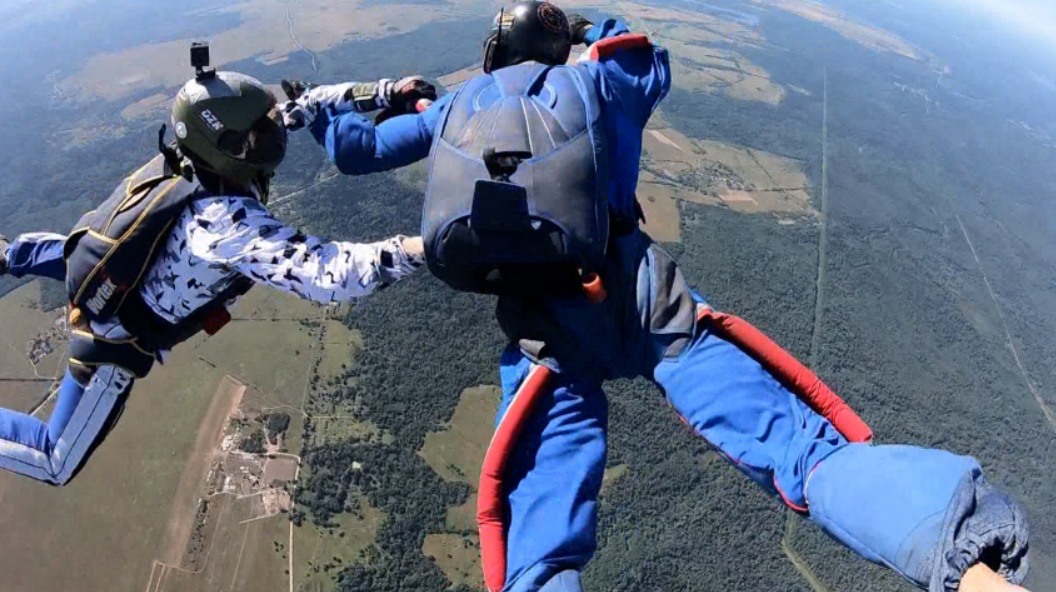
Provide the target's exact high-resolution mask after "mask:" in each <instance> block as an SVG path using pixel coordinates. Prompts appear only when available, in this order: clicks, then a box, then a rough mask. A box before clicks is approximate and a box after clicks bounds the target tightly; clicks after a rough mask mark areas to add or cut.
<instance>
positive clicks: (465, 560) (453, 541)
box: [422, 534, 484, 590]
mask: <svg viewBox="0 0 1056 592" xmlns="http://www.w3.org/2000/svg"><path fill="white" fill-rule="evenodd" d="M422 553H425V555H426V556H427V557H432V558H433V560H434V561H436V565H437V566H439V567H440V569H441V570H443V572H444V575H446V576H447V579H449V580H451V584H452V585H453V586H459V585H461V584H465V585H467V586H469V587H470V588H473V589H474V590H484V572H482V571H481V569H480V541H479V540H478V539H477V536H476V535H461V534H430V535H426V537H425V543H424V544H423V545H422Z"/></svg>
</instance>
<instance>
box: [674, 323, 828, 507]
mask: <svg viewBox="0 0 1056 592" xmlns="http://www.w3.org/2000/svg"><path fill="white" fill-rule="evenodd" d="M654 379H655V380H656V382H657V383H658V384H659V385H660V387H661V388H662V389H663V390H664V392H665V394H666V395H667V398H668V400H669V401H670V402H671V405H672V406H673V407H674V408H675V410H676V411H678V413H679V414H680V415H681V416H682V417H683V418H685V419H686V421H687V422H689V424H690V425H692V426H693V428H694V429H695V430H696V431H697V433H698V434H700V435H701V436H702V437H704V438H705V439H706V440H708V442H710V443H711V444H712V445H714V446H715V447H716V448H717V449H718V450H719V451H720V452H721V453H722V454H723V455H724V456H726V458H728V459H729V460H730V461H731V462H732V463H733V464H734V465H736V466H737V467H738V468H739V469H741V470H742V471H743V472H744V473H745V474H747V475H748V476H749V477H750V478H752V480H753V481H755V482H756V483H758V484H760V485H761V486H763V487H764V488H765V489H767V490H768V491H770V492H775V493H778V494H780V495H781V497H782V499H783V500H784V501H785V503H787V504H788V505H789V506H791V507H792V508H795V509H797V510H800V511H803V510H805V508H806V505H807V502H806V498H805V496H804V493H803V486H804V484H805V483H806V480H807V476H808V475H809V474H810V471H811V470H812V469H813V468H814V467H815V466H816V465H817V464H818V463H819V462H821V461H822V460H823V459H824V458H825V457H827V456H828V455H830V454H832V453H833V452H835V451H837V450H839V449H840V448H842V447H844V446H846V445H847V441H846V440H845V439H844V438H843V436H841V435H840V434H839V433H838V432H837V431H836V429H835V428H833V427H832V425H831V424H830V423H829V422H828V421H826V420H825V418H823V417H821V416H820V415H818V414H816V413H814V412H813V411H812V410H811V409H810V408H809V407H808V406H807V405H806V404H804V403H803V402H802V401H800V400H799V398H798V397H797V396H796V395H794V394H793V393H791V392H789V391H788V389H786V388H784V387H783V386H782V385H781V384H780V383H779V382H778V381H777V380H775V379H774V378H773V376H771V375H770V373H769V372H767V371H766V370H765V369H763V367H762V366H760V365H759V363H758V362H756V361H755V360H754V359H752V358H751V357H750V356H748V355H747V354H745V353H744V352H742V351H741V350H740V349H739V348H738V347H737V346H736V345H733V344H732V343H730V342H728V341H726V340H725V339H723V338H721V337H719V336H717V335H715V334H713V333H711V332H710V331H708V330H705V329H703V328H701V330H699V331H698V333H697V334H696V335H695V336H694V338H693V341H692V342H691V343H689V344H688V345H687V346H686V348H685V349H684V350H683V351H682V353H681V355H680V356H679V357H678V358H676V359H668V360H664V361H663V362H661V363H660V364H659V365H658V366H657V367H656V370H655V371H654Z"/></svg>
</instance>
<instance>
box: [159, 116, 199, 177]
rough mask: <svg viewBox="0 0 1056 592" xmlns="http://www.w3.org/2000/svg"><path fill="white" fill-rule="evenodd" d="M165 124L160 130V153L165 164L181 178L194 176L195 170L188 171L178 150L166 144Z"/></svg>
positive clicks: (184, 159) (184, 160)
mask: <svg viewBox="0 0 1056 592" xmlns="http://www.w3.org/2000/svg"><path fill="white" fill-rule="evenodd" d="M165 129H166V126H165V124H164V123H163V124H161V129H159V130H158V152H161V155H162V156H163V157H164V158H165V164H166V165H167V166H168V167H169V170H171V171H172V172H173V173H175V174H177V175H181V176H187V175H188V174H192V175H193V174H194V170H193V169H191V170H190V171H188V170H186V168H185V166H184V165H185V163H186V160H187V159H186V158H184V157H183V156H182V155H181V154H180V153H179V151H178V150H177V149H175V148H173V147H172V146H169V145H168V144H166V143H165Z"/></svg>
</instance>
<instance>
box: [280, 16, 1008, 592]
mask: <svg viewBox="0 0 1056 592" xmlns="http://www.w3.org/2000/svg"><path fill="white" fill-rule="evenodd" d="M544 6H545V7H548V8H544ZM544 9H545V10H546V11H548V14H549V15H552V14H553V10H558V9H556V7H553V6H552V5H549V4H547V3H541V2H519V3H517V4H515V5H513V6H512V7H510V8H508V9H505V10H504V12H503V13H500V16H499V17H497V18H496V22H495V29H493V34H492V38H494V36H495V31H496V30H497V31H498V32H499V38H500V39H501V38H502V35H503V34H505V33H506V32H508V31H504V30H503V27H517V26H520V25H519V24H518V20H517V19H516V18H510V15H511V14H512V15H517V14H520V13H519V12H518V11H521V12H522V13H523V11H535V10H544ZM540 14H541V13H540ZM560 18H561V19H562V20H566V19H565V17H564V15H563V13H562V14H561V17H560ZM566 26H567V30H568V33H567V35H568V37H569V39H570V45H571V43H585V44H587V45H588V46H589V50H588V51H587V52H585V53H584V57H583V58H581V59H580V63H579V64H578V65H576V66H574V67H575V68H578V69H580V71H581V73H582V74H585V75H586V76H587V77H589V78H588V79H589V80H591V81H593V83H594V84H595V88H596V91H597V96H598V97H599V101H600V106H601V121H602V124H603V126H604V132H605V137H607V138H609V140H610V141H609V142H608V144H607V146H606V148H607V149H608V151H609V158H610V162H611V166H610V169H609V170H610V177H609V179H608V192H607V194H608V200H609V201H608V209H609V214H610V217H611V220H612V231H611V234H610V237H611V239H610V242H609V248H608V256H607V260H606V265H605V270H604V271H603V272H602V274H601V275H602V277H603V278H604V281H605V287H606V289H607V291H608V298H607V299H606V300H605V301H604V302H603V303H601V304H591V302H590V301H588V298H587V297H585V296H578V297H569V298H554V299H549V300H547V301H546V302H545V303H543V305H542V306H538V305H534V304H532V303H531V302H527V301H521V300H518V299H516V298H512V297H509V296H503V297H500V300H499V306H498V317H499V322H500V324H501V325H502V327H503V329H504V330H505V331H506V333H507V335H508V336H509V338H510V345H509V346H508V347H507V349H506V350H505V352H504V353H503V355H502V361H501V363H502V368H501V378H502V388H503V400H502V404H501V406H500V411H499V417H498V419H497V422H496V431H497V435H496V439H495V440H493V443H492V448H495V447H496V446H497V444H496V441H499V440H501V439H502V438H503V437H505V436H507V435H509V434H510V433H511V431H510V430H511V429H512V428H511V427H510V426H509V425H507V424H508V423H509V421H506V420H507V419H508V418H509V416H510V415H511V414H514V413H520V412H522V411H523V410H520V409H519V408H518V405H519V403H518V398H519V397H521V396H524V393H525V392H527V391H529V390H533V389H534V391H537V392H538V394H539V400H538V401H537V402H536V404H535V407H534V408H533V409H531V410H529V412H528V413H527V415H526V421H525V422H524V423H523V424H521V425H518V426H517V427H518V428H519V430H520V432H519V435H518V434H517V433H515V432H516V430H514V433H513V440H512V444H511V446H512V448H511V449H510V450H509V451H507V452H508V454H506V456H505V458H502V459H500V460H501V461H502V462H500V463H499V465H498V466H499V467H500V469H499V470H500V471H501V473H502V475H501V479H502V483H501V489H500V490H499V493H498V495H500V496H501V498H502V500H501V501H502V503H501V505H500V506H499V508H500V511H501V514H502V515H501V516H500V519H501V524H500V525H499V527H500V528H499V533H498V536H497V538H496V537H491V536H485V534H486V533H485V526H488V527H489V528H490V527H492V526H494V525H487V524H485V522H486V520H485V521H482V523H481V538H482V552H483V553H484V569H485V576H486V580H487V584H488V587H489V589H490V590H492V591H493V592H497V591H498V590H503V591H508V592H527V591H536V590H543V591H546V592H556V591H559V590H561V591H575V590H581V586H580V579H579V572H580V570H582V568H583V567H584V566H585V565H586V563H587V562H588V561H589V559H590V557H591V556H592V554H593V553H594V551H595V531H596V522H597V503H598V502H597V499H598V493H599V490H600V487H601V481H602V473H603V470H604V468H605V450H606V428H607V403H606V398H605V394H604V393H603V391H602V388H601V384H602V381H603V380H607V379H613V378H620V377H634V376H644V377H647V378H649V379H651V380H653V381H654V382H655V383H656V384H657V385H658V386H659V387H660V388H661V390H662V391H663V392H664V394H665V395H666V397H667V399H668V400H669V401H670V403H671V405H672V406H673V407H674V408H675V409H676V410H677V411H678V413H679V414H680V415H681V416H682V417H683V418H684V419H685V420H686V421H687V422H688V423H689V424H690V425H691V426H693V428H694V429H695V430H696V432H697V433H698V434H699V435H701V436H702V437H704V438H705V439H707V440H708V441H709V442H710V443H711V444H712V445H713V446H714V447H715V448H717V449H718V450H719V451H720V452H721V453H722V455H723V456H724V457H725V458H727V459H728V460H729V461H731V462H732V463H733V464H734V465H735V466H737V467H738V468H739V469H740V470H741V471H743V472H744V473H745V474H746V475H747V476H748V477H750V478H751V479H752V480H753V481H755V482H756V483H758V484H759V485H761V486H762V487H763V488H764V489H766V490H767V491H769V492H771V493H773V494H775V495H777V496H779V497H780V498H781V499H782V501H783V502H784V503H785V504H786V505H788V506H789V507H790V508H792V509H793V510H795V511H797V512H799V513H801V514H803V515H806V516H808V517H809V518H810V519H811V520H813V521H814V522H815V523H817V524H818V525H819V526H820V527H821V528H822V529H823V530H824V531H825V532H826V533H828V534H829V535H830V536H832V537H833V538H835V539H836V540H838V541H840V542H841V543H843V544H844V545H846V546H848V547H850V548H851V549H853V550H854V551H856V552H857V553H859V554H860V555H862V556H863V557H865V558H866V559H869V560H870V561H873V562H876V563H880V564H883V565H887V566H888V567H890V568H892V569H894V570H895V571H897V572H898V573H900V574H901V575H902V576H903V577H905V578H906V579H908V580H909V581H910V582H912V583H913V584H915V585H917V586H919V587H921V588H924V589H928V590H930V591H931V592H945V591H950V592H955V591H957V590H962V591H965V590H968V589H969V588H970V587H971V586H970V585H969V578H974V577H976V575H977V574H979V573H980V572H981V571H982V570H981V569H980V568H975V567H973V566H975V565H976V564H982V563H983V562H985V563H986V565H987V567H989V568H990V569H992V570H994V571H996V572H997V573H998V574H999V576H1000V578H997V577H996V576H993V574H990V576H988V577H993V578H994V579H991V580H988V581H987V582H986V586H992V587H985V588H982V587H981V588H978V589H980V590H982V589H986V590H1002V589H1015V588H1011V587H1007V588H1006V586H1010V585H1009V584H1006V583H1005V582H1006V581H1007V582H1011V583H1013V584H1018V583H1020V582H1022V580H1023V578H1024V577H1025V574H1026V569H1027V559H1026V555H1027V538H1028V535H1027V527H1026V524H1025V518H1024V516H1023V512H1022V510H1021V509H1020V508H1019V506H1018V505H1017V504H1016V502H1014V501H1013V500H1012V499H1010V498H1009V497H1008V496H1006V495H1004V494H1003V493H1001V492H999V491H997V490H996V489H994V488H993V487H992V486H990V485H988V484H987V482H986V479H985V478H984V476H983V474H982V470H981V468H980V466H979V464H978V462H977V461H976V460H974V459H973V458H970V457H964V456H957V455H954V454H951V453H948V452H945V451H941V450H930V449H923V448H917V447H911V446H874V445H870V444H869V443H868V442H867V440H868V437H869V435H870V434H868V429H867V428H865V429H864V431H863V429H862V428H863V427H864V424H860V425H855V426H852V428H851V429H849V430H847V429H844V430H843V432H844V433H841V431H840V430H839V429H838V428H837V427H836V424H838V423H841V418H840V417H839V415H840V412H832V411H831V410H830V412H828V413H825V414H824V416H823V414H822V413H819V412H818V411H815V409H817V405H814V406H812V405H809V404H808V403H807V402H804V397H803V396H802V393H801V395H800V396H797V395H796V394H793V392H792V390H791V387H786V385H789V384H790V380H791V379H789V377H788V376H781V377H780V378H781V380H779V379H778V375H777V374H776V373H775V367H773V366H771V365H770V364H769V363H768V362H767V360H766V359H765V358H766V356H765V355H763V356H760V355H758V353H759V352H757V351H755V352H753V354H752V355H749V353H748V352H749V349H748V346H747V345H745V343H743V342H742V341H743V340H742V339H741V338H740V337H738V338H734V336H733V335H732V334H731V332H730V331H728V330H726V329H727V328H728V327H727V326H726V325H725V324H724V323H726V324H728V323H730V322H731V317H727V316H726V315H721V314H717V313H714V311H711V309H710V308H709V307H708V306H707V304H706V303H705V302H704V300H703V298H701V297H700V296H699V295H697V294H696V293H695V292H693V291H692V290H690V288H689V287H688V286H687V285H686V283H685V280H684V279H683V277H682V275H681V273H680V271H679V270H678V267H677V265H676V264H675V263H674V262H673V261H672V260H671V258H670V257H669V256H668V255H667V254H666V253H664V251H662V250H661V249H660V248H659V247H657V246H656V245H655V244H653V242H652V241H651V239H650V238H649V237H648V236H647V235H645V233H643V232H642V231H641V230H640V229H639V227H638V224H637V222H638V219H639V210H638V207H637V202H636V197H635V188H636V186H637V181H638V170H639V159H640V156H641V148H642V144H641V139H642V133H643V130H644V128H645V125H646V122H647V121H648V119H649V117H650V115H651V114H652V112H653V111H654V110H655V109H656V107H657V105H658V104H659V103H660V101H661V100H662V99H663V98H664V97H665V95H666V94H667V92H668V90H669V88H670V84H671V70H670V67H669V64H668V53H667V51H666V50H665V49H663V48H661V47H658V46H654V45H652V44H651V43H650V42H648V40H647V39H645V38H644V37H643V36H640V35H633V34H631V32H630V31H629V30H628V28H627V26H626V25H625V24H624V23H623V22H621V21H618V20H605V21H604V22H602V23H601V24H599V25H597V26H593V25H592V24H591V23H590V22H588V21H586V19H583V18H582V17H579V16H577V15H571V16H570V17H568V19H567V20H566ZM511 37H512V35H511ZM520 50H521V51H520V53H519V54H518V53H517V52H507V53H506V54H505V56H506V62H505V63H502V60H501V59H500V60H497V61H495V60H494V56H487V55H486V63H488V61H489V59H490V60H493V62H494V63H491V64H490V65H491V68H490V71H491V72H494V71H496V70H499V69H500V68H503V67H512V66H515V65H517V64H518V63H521V62H530V61H535V62H542V63H545V64H548V65H551V66H558V65H560V64H563V63H564V59H561V58H560V57H553V55H554V54H553V53H548V52H547V51H545V50H540V51H537V52H535V53H534V54H533V53H532V48H531V47H527V48H520ZM558 53H560V52H558ZM567 55H568V51H567V50H566V51H565V53H564V56H565V57H567ZM511 56H519V57H511ZM486 70H487V68H486ZM482 76H484V77H487V76H489V75H488V74H485V75H482ZM466 84H467V85H474V84H477V85H481V86H476V87H471V88H474V89H477V88H483V87H484V86H486V84H488V82H487V81H486V80H484V81H480V80H478V79H475V80H471V81H469V82H467V83H466ZM456 94H457V93H451V94H448V95H446V96H445V97H443V98H441V99H440V100H438V101H436V103H434V104H433V105H432V106H431V107H430V108H429V109H428V110H426V111H425V112H423V113H420V114H417V115H405V116H400V117H395V118H393V119H390V120H388V121H386V122H385V123H383V124H381V125H377V126H375V125H374V124H372V123H371V122H369V121H368V120H366V119H364V118H363V117H361V116H360V115H358V114H355V113H340V112H338V111H336V110H332V109H329V108H327V107H326V106H323V108H321V109H318V110H317V111H316V112H313V113H312V118H311V120H310V121H308V122H307V123H308V125H309V129H310V130H311V132H312V133H313V135H314V136H315V138H316V139H317V140H318V141H319V143H320V144H321V145H323V146H324V147H325V148H326V150H327V153H328V154H329V155H330V157H331V159H332V160H333V162H334V163H335V164H336V165H337V167H338V168H339V169H340V170H341V171H342V172H343V173H345V174H351V175H360V174H367V173H372V172H377V171H384V170H389V169H394V168H397V167H401V166H404V165H408V164H411V163H413V162H416V161H419V160H422V159H424V158H426V157H427V156H430V149H431V147H432V146H433V145H434V131H436V130H437V126H438V125H439V124H440V122H442V121H444V120H445V115H447V113H448V111H451V110H454V109H462V108H465V107H464V106H460V105H459V104H458V103H457V101H458V99H457V98H456ZM479 96H483V93H481V94H480V95H478V97H479ZM552 99H553V98H552ZM481 101H483V99H478V102H481ZM560 103H561V97H560V96H558V97H557V98H556V100H551V102H550V104H551V106H552V105H553V104H560ZM535 106H538V104H537V105H535ZM290 107H291V108H292V109H294V110H295V109H296V105H295V104H291V106H290ZM477 107H478V108H486V105H485V106H483V107H481V106H480V105H477ZM533 108H535V107H534V106H533ZM732 324H733V325H735V326H738V327H740V329H743V322H742V321H739V320H738V319H735V318H732ZM738 331H739V329H738V330H735V331H734V333H737V332H738ZM751 331H754V329H752V330H751ZM756 337H761V334H757V335H756ZM762 340H763V341H765V338H762ZM764 348H769V349H771V350H773V349H775V348H776V346H773V344H772V342H768V343H767V344H765V346H764ZM777 355H779V356H780V355H785V356H787V354H783V352H778V354H777ZM793 365H795V363H793ZM799 372H800V374H803V373H806V374H809V373H807V372H806V371H805V369H802V368H801V367H800V370H799ZM793 373H795V371H794V372H793ZM544 375H545V376H544ZM811 376H812V375H811ZM808 378H809V376H808ZM819 388H823V386H822V387H819ZM843 411H847V410H846V409H843ZM851 415H852V416H853V413H851ZM846 419H847V417H846V416H843V417H842V420H846ZM852 419H856V417H853V418H852ZM830 420H831V421H830ZM851 423H853V421H852V422H851ZM852 432H853V433H852ZM848 434H851V438H850V439H851V440H855V441H849V439H848V437H846V436H847V435H848ZM499 445H501V444H499ZM492 452H493V451H489V460H491V457H492ZM487 465H488V463H487V462H486V466H485V473H487V471H488V470H489V469H488V466H487ZM493 468H494V467H493ZM483 485H484V482H483V480H482V488H483ZM485 495H486V492H485V491H484V490H483V489H482V491H481V497H482V498H483V497H484V496H485ZM493 509H494V508H493ZM484 518H485V519H486V518H488V517H487V516H485V517H484ZM492 518H494V516H492ZM969 568H972V569H969ZM966 574H967V575H966ZM1002 578H1003V579H1002ZM962 579H963V582H962Z"/></svg>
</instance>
